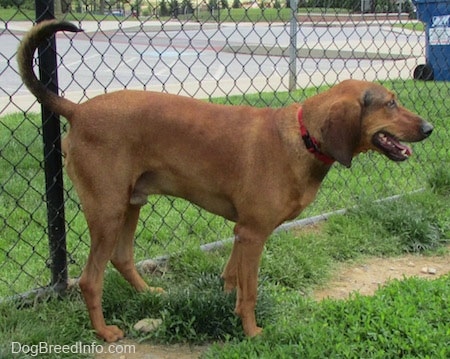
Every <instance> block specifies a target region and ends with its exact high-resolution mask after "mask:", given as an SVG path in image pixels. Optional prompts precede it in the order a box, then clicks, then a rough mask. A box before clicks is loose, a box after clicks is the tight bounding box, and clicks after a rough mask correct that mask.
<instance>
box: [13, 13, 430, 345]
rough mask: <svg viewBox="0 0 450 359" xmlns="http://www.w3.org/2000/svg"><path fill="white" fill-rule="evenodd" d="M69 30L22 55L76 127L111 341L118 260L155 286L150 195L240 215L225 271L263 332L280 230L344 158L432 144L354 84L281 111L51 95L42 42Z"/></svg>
mask: <svg viewBox="0 0 450 359" xmlns="http://www.w3.org/2000/svg"><path fill="white" fill-rule="evenodd" d="M61 30H63V31H70V32H76V31H80V30H78V29H77V28H76V27H75V26H74V25H72V24H70V23H65V22H56V21H48V22H43V23H41V24H40V25H37V26H35V27H34V28H33V29H32V30H31V31H30V32H29V33H28V34H27V35H26V36H25V38H24V39H23V41H22V44H21V46H20V48H19V53H18V62H19V66H20V73H21V75H22V78H23V81H24V83H25V84H26V85H27V87H28V88H29V89H30V91H31V92H32V93H33V94H34V95H35V96H36V97H37V99H38V100H39V101H40V102H42V103H43V104H44V105H45V106H47V107H48V108H49V109H50V110H52V111H53V112H55V113H58V114H61V115H63V116H64V117H66V118H67V120H68V121H69V123H70V127H71V128H70V133H69V134H68V135H67V137H66V138H65V140H64V142H63V150H64V153H65V160H66V167H67V172H68V174H69V176H70V178H71V179H72V181H73V184H74V186H75V188H76V190H77V192H78V194H79V197H80V199H81V203H82V205H83V210H84V213H85V216H86V220H87V223H88V226H89V230H90V235H91V251H90V254H89V258H88V262H87V265H86V268H85V269H84V272H83V274H82V276H81V279H80V287H81V290H82V292H83V296H84V298H85V301H86V305H87V308H88V310H89V315H90V318H91V321H92V325H93V326H94V328H95V330H96V332H97V334H98V335H99V336H100V337H102V338H104V339H105V340H107V341H115V340H118V339H120V338H122V337H123V332H122V331H121V330H120V329H119V328H117V327H116V326H107V325H106V324H105V320H104V317H103V313H102V284H103V275H104V270H105V267H106V264H107V262H108V261H111V262H112V263H113V265H114V266H115V267H116V268H117V270H118V271H119V272H120V273H121V274H122V275H123V276H124V277H125V278H126V279H127V280H128V281H129V282H130V283H131V285H133V286H134V287H135V288H136V289H137V290H139V291H142V290H146V289H148V286H147V284H146V283H145V282H144V281H143V280H142V278H141V277H140V275H139V274H138V273H137V271H136V269H135V266H134V261H133V236H134V231H135V228H136V224H137V221H138V216H139V210H140V207H141V206H142V205H144V204H145V203H146V201H147V196H148V195H151V194H167V195H172V196H176V197H181V198H185V199H187V200H189V201H191V202H193V203H196V204H198V205H199V206H201V207H203V208H205V209H206V210H208V211H210V212H212V213H215V214H218V215H220V216H223V217H225V218H227V219H229V220H231V221H234V222H236V226H235V228H234V234H235V242H234V246H233V250H232V253H231V257H230V259H229V261H228V264H227V266H226V268H225V270H224V272H223V278H224V280H225V290H227V291H230V290H232V289H234V288H237V302H236V313H237V314H238V315H239V316H240V317H241V319H242V325H243V328H244V332H245V334H247V335H249V336H254V335H256V334H258V333H260V331H261V328H259V327H258V326H257V325H256V320H255V313H254V309H255V303H256V291H257V277H258V266H259V260H260V256H261V253H262V251H263V246H264V243H265V242H266V240H267V238H268V236H269V235H270V234H271V232H272V231H273V230H274V229H275V228H276V227H277V226H278V225H280V224H281V223H283V222H284V221H286V220H288V219H292V218H295V217H296V216H298V214H299V213H300V212H301V211H302V210H303V209H304V208H305V207H306V206H307V205H308V204H309V203H311V201H312V200H313V199H314V197H315V196H316V192H317V190H318V189H319V186H320V184H321V182H322V180H323V178H324V177H325V175H326V174H327V172H328V171H329V169H330V167H331V164H332V163H333V161H337V162H340V163H341V164H343V165H344V166H346V167H350V165H351V162H352V158H353V157H354V156H355V155H357V154H358V153H360V152H365V151H367V150H375V151H378V152H381V153H383V154H384V155H386V156H387V157H388V158H390V159H392V160H394V161H403V160H406V159H407V158H408V157H409V156H410V155H411V150H410V149H409V147H407V146H405V145H403V144H401V143H400V142H399V141H400V140H401V141H405V142H414V141H421V140H423V139H424V138H426V137H428V136H429V135H430V134H431V132H432V130H433V127H432V126H431V125H430V124H429V123H427V122H425V121H424V120H423V119H422V118H420V117H419V116H417V115H415V114H413V113H411V112H409V111H408V110H406V109H404V108H403V107H401V106H400V105H399V104H398V102H397V100H396V98H395V96H394V94H392V93H391V92H389V91H388V90H386V89H385V88H384V87H382V86H380V85H377V84H373V83H368V82H362V81H353V80H348V81H344V82H342V83H341V84H339V85H337V86H335V87H333V88H331V89H330V90H328V91H325V92H323V93H321V94H319V95H317V96H314V97H312V98H310V99H308V100H306V101H305V102H304V104H302V105H300V104H294V105H290V106H288V107H285V108H279V109H271V108H265V109H259V108H252V107H247V106H224V105H214V104H210V103H206V102H203V101H199V100H195V99H191V98H186V97H181V96H174V95H168V94H161V93H153V92H144V91H127V90H125V91H119V92H115V93H109V94H105V95H101V96H98V97H95V98H93V99H91V100H89V101H87V102H85V103H82V104H76V103H73V102H71V101H69V100H67V99H64V98H61V97H59V96H57V95H55V94H53V93H51V92H50V91H48V90H47V89H46V88H45V87H44V86H43V85H42V84H41V83H40V82H39V80H38V79H37V78H36V76H35V74H34V72H33V54H34V52H35V50H36V47H37V46H38V45H39V44H40V43H41V42H42V41H43V40H45V39H46V38H48V37H49V36H51V35H52V34H54V33H55V32H57V31H61Z"/></svg>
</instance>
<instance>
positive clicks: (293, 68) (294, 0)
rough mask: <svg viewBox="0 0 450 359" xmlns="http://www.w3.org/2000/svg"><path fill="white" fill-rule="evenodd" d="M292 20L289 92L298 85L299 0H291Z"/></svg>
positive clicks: (290, 30) (290, 28) (290, 27)
mask: <svg viewBox="0 0 450 359" xmlns="http://www.w3.org/2000/svg"><path fill="white" fill-rule="evenodd" d="M290 6H291V21H290V26H289V92H291V91H294V90H295V89H296V87H297V28H298V24H297V7H298V0H291V1H290Z"/></svg>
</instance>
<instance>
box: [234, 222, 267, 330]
mask: <svg viewBox="0 0 450 359" xmlns="http://www.w3.org/2000/svg"><path fill="white" fill-rule="evenodd" d="M235 234H236V238H235V242H234V247H233V253H232V255H231V258H230V261H229V262H228V265H227V269H228V270H229V271H230V273H231V274H233V272H234V271H235V272H236V275H237V278H236V279H237V298H236V309H235V312H236V314H237V315H239V316H240V317H241V320H242V327H243V329H244V333H245V334H246V335H247V336H250V337H253V336H255V335H258V334H260V333H261V331H262V328H260V327H258V326H257V325H256V318H255V306H256V299H257V290H258V268H259V261H260V258H261V254H262V251H263V249H264V243H265V242H266V239H267V236H265V235H261V234H259V233H258V231H254V230H252V229H250V228H248V227H245V226H241V225H239V224H238V225H236V228H235ZM227 269H226V270H227ZM229 283H230V284H231V283H232V281H231V282H229Z"/></svg>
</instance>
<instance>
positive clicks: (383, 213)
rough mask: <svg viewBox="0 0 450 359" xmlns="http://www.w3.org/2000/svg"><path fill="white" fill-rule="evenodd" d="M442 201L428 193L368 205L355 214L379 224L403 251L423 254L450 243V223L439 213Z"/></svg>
mask: <svg viewBox="0 0 450 359" xmlns="http://www.w3.org/2000/svg"><path fill="white" fill-rule="evenodd" d="M439 201H440V200H439V198H438V197H437V196H433V195H432V194H431V193H429V192H427V193H426V194H425V193H422V194H415V195H409V196H404V197H402V198H400V199H398V200H395V201H388V202H378V203H365V204H364V205H363V206H360V207H358V209H356V210H352V211H351V213H352V214H353V215H356V216H357V217H359V218H361V216H365V217H366V218H371V220H372V221H376V222H377V223H379V224H380V225H381V226H382V227H383V228H384V229H385V230H386V231H387V234H389V235H390V237H391V238H393V239H395V238H396V239H397V241H398V244H399V245H400V247H401V249H402V251H405V252H422V251H426V250H432V249H436V248H438V247H440V246H441V245H443V244H445V243H447V242H448V238H447V237H446V228H448V225H449V223H448V220H447V221H446V222H444V223H443V222H442V218H440V217H439V215H438V214H437V212H436V210H437V209H438V208H441V206H442V203H438V202H439Z"/></svg>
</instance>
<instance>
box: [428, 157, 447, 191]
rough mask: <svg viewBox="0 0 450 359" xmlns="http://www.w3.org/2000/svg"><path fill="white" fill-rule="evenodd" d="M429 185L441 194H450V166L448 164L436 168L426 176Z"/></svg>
mask: <svg viewBox="0 0 450 359" xmlns="http://www.w3.org/2000/svg"><path fill="white" fill-rule="evenodd" d="M428 183H429V185H430V187H431V188H432V189H433V191H435V192H436V193H438V194H440V195H442V196H450V166H449V164H447V165H443V166H440V167H438V168H436V169H435V170H434V171H433V173H432V174H431V175H430V177H429V178H428Z"/></svg>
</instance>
